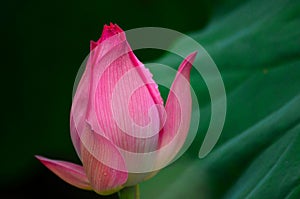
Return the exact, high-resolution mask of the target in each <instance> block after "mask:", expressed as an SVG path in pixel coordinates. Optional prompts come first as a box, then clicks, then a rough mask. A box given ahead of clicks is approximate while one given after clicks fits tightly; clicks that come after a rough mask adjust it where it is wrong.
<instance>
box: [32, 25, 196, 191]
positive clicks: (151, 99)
mask: <svg viewBox="0 0 300 199" xmlns="http://www.w3.org/2000/svg"><path fill="white" fill-rule="evenodd" d="M195 56H196V53H192V54H190V55H189V56H187V57H186V59H185V60H184V61H183V62H182V63H181V65H180V66H179V70H178V72H177V75H176V77H175V80H174V82H173V84H172V86H171V89H170V93H169V96H168V99H167V102H166V105H165V106H163V105H164V104H163V100H162V98H161V96H160V93H159V90H158V86H157V84H156V83H155V82H154V81H153V80H152V75H151V73H150V72H149V70H148V69H146V68H145V67H144V65H143V64H142V63H141V62H140V61H139V60H138V59H137V58H136V56H135V55H134V53H133V52H132V50H131V48H130V46H129V44H128V42H127V40H126V37H125V33H124V32H123V30H122V29H121V28H120V27H119V26H118V25H115V24H110V25H109V26H107V25H105V26H104V30H103V33H102V36H101V38H100V39H99V40H98V41H97V42H94V41H91V52H90V56H89V58H88V61H87V63H86V68H85V71H84V73H83V75H82V77H81V80H80V83H79V85H78V87H77V90H76V94H75V96H74V98H73V103H72V109H71V116H70V126H71V128H70V129H71V137H72V141H73V145H74V147H75V149H76V152H77V154H78V156H79V158H80V160H81V162H82V164H83V166H80V165H76V164H73V163H69V162H66V161H59V160H50V159H47V158H44V157H41V156H36V157H37V158H38V159H39V160H40V161H41V162H42V163H43V164H44V165H45V166H46V167H47V168H48V169H50V170H51V171H52V172H54V173H55V174H56V175H58V176H59V177H60V178H62V179H63V180H65V181H66V182H68V183H70V184H71V185H74V186H76V187H78V188H81V189H87V190H94V191H96V192H97V193H99V194H102V195H107V194H111V193H114V192H116V191H119V190H120V189H122V188H123V187H126V186H132V185H135V184H137V183H139V182H141V181H143V180H145V179H148V178H149V177H151V176H153V175H154V174H155V173H156V172H157V170H159V169H161V168H162V167H164V166H166V165H167V164H168V163H169V162H170V161H171V160H172V159H173V158H174V157H175V155H176V154H177V153H178V152H179V150H180V149H181V147H182V145H183V143H184V141H185V139H186V136H187V133H188V130H189V125H190V119H191V104H192V100H191V94H190V85H189V76H190V70H191V67H192V64H191V63H192V62H193V61H194V59H195ZM148 154H150V155H149V156H147V155H148Z"/></svg>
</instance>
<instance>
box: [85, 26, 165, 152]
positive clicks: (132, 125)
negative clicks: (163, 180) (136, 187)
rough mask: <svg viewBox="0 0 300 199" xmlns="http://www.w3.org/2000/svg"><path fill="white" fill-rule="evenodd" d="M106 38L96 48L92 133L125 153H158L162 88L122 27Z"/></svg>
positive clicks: (107, 31) (90, 117)
mask: <svg viewBox="0 0 300 199" xmlns="http://www.w3.org/2000/svg"><path fill="white" fill-rule="evenodd" d="M104 35H105V36H104ZM107 35H109V37H108V36H107ZM102 37H105V39H101V38H102ZM102 37H101V38H100V40H99V41H100V45H98V46H97V47H94V44H92V45H93V47H94V48H93V51H92V53H93V55H92V57H93V59H92V60H91V62H92V63H93V64H91V65H93V68H92V74H93V76H92V80H91V85H92V86H91V90H90V91H89V93H90V96H91V98H90V102H89V107H88V112H89V114H88V117H87V121H88V122H89V124H90V125H91V127H92V130H94V131H96V132H100V133H101V134H104V135H105V136H106V137H107V138H108V139H110V140H111V141H112V142H113V143H115V144H116V145H117V146H118V147H121V148H122V149H125V150H128V151H132V152H148V151H154V150H156V149H157V143H158V135H159V131H160V129H161V122H160V111H159V109H160V108H159V106H162V104H163V101H162V99H161V97H160V93H159V91H158V86H157V85H156V83H155V82H154V81H153V80H152V75H151V73H150V72H149V71H148V70H147V69H146V68H145V67H144V65H143V64H142V63H141V62H140V61H139V60H138V59H137V58H136V57H135V55H134V54H133V52H132V50H131V48H130V46H129V44H128V43H127V41H126V38H125V33H124V32H123V31H121V29H120V28H119V27H118V26H115V25H113V24H111V25H110V26H109V28H104V31H103V33H102ZM99 41H98V42H99ZM96 43H97V42H96ZM157 106H158V107H157ZM95 117H96V118H97V120H98V121H95V120H94V119H95ZM98 125H99V126H98ZM124 140H126V142H125V141H124Z"/></svg>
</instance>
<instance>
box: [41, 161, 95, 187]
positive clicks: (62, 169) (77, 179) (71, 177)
mask: <svg viewBox="0 0 300 199" xmlns="http://www.w3.org/2000/svg"><path fill="white" fill-rule="evenodd" d="M35 157H36V158H37V159H38V160H40V161H41V163H43V164H44V165H45V166H46V167H47V168H48V169H50V170H51V171H52V172H53V173H55V174H56V175H57V176H58V177H60V178H61V179H63V180H64V181H66V182H67V183H69V184H71V185H73V186H75V187H78V188H80V189H86V190H91V189H92V188H91V186H90V183H89V181H88V179H87V177H86V175H85V172H84V169H83V167H82V166H79V165H77V164H73V163H70V162H65V161H60V160H50V159H48V158H44V157H42V156H35Z"/></svg>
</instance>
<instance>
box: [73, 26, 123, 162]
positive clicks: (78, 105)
mask: <svg viewBox="0 0 300 199" xmlns="http://www.w3.org/2000/svg"><path fill="white" fill-rule="evenodd" d="M122 34H124V33H123V31H122V29H121V28H120V27H119V26H117V25H113V24H111V25H110V26H107V25H105V26H104V29H103V33H102V36H101V38H100V39H99V40H98V41H97V42H94V41H91V52H90V55H89V58H88V61H87V63H86V68H85V71H84V73H83V75H82V77H81V79H80V82H79V84H78V86H77V89H76V93H75V95H74V98H73V102H72V108H71V115H70V127H71V128H70V131H71V138H72V142H73V145H74V147H75V149H76V152H77V154H78V156H79V158H80V157H81V154H80V141H79V140H80V139H79V137H80V135H81V133H82V132H83V131H84V128H85V122H86V119H87V118H89V122H90V124H91V125H92V128H93V130H94V131H96V132H98V133H101V131H102V130H101V129H100V127H99V125H98V123H97V118H96V116H95V112H94V111H92V110H91V109H88V108H90V107H91V104H93V103H94V101H93V99H94V98H93V97H92V91H93V90H95V89H94V87H95V85H93V81H92V80H93V78H98V77H97V71H95V69H94V65H96V63H97V62H98V61H99V59H101V57H102V55H103V54H106V53H107V52H109V51H111V50H112V49H113V48H114V47H115V46H116V45H118V44H119V43H120V42H122V41H124V40H125V36H123V35H122ZM114 35H118V37H117V38H118V39H115V40H118V41H115V40H109V41H105V40H107V39H108V38H109V37H111V36H114ZM103 42H104V43H103ZM95 73H96V74H95ZM93 93H94V92H93Z"/></svg>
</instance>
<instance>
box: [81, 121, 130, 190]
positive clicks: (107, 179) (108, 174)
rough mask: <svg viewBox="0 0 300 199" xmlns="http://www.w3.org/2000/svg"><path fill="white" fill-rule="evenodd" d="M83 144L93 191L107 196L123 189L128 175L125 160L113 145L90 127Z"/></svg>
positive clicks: (86, 169) (85, 163)
mask: <svg viewBox="0 0 300 199" xmlns="http://www.w3.org/2000/svg"><path fill="white" fill-rule="evenodd" d="M81 142H82V143H81V155H82V156H81V157H82V163H83V167H84V169H85V171H86V175H87V178H88V179H89V181H90V183H91V186H92V187H93V189H94V190H95V191H96V192H97V193H99V194H102V195H107V194H111V193H114V192H116V191H118V190H120V189H121V188H123V187H122V185H123V184H125V182H126V180H127V177H128V174H127V172H126V165H125V162H124V159H123V157H122V156H121V154H120V152H119V151H118V149H117V148H116V147H115V146H114V145H113V143H111V142H110V141H109V140H108V139H106V138H105V137H104V136H102V135H100V134H97V133H95V132H93V131H92V130H91V129H90V127H89V125H87V128H86V131H85V132H84V133H83V134H82V136H81Z"/></svg>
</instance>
